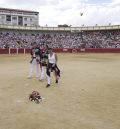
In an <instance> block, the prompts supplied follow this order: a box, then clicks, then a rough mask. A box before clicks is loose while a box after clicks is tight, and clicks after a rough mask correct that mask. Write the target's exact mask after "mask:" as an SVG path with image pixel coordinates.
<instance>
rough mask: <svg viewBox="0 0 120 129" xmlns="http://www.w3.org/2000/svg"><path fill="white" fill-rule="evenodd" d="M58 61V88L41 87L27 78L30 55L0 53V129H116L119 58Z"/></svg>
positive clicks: (119, 119) (64, 56) (61, 58)
mask: <svg viewBox="0 0 120 129" xmlns="http://www.w3.org/2000/svg"><path fill="white" fill-rule="evenodd" d="M58 57H59V67H60V69H61V71H62V75H61V80H60V84H59V85H56V84H55V80H54V78H53V80H52V86H51V87H49V88H46V87H45V86H46V84H47V82H46V81H45V82H40V81H38V80H37V79H36V78H35V77H34V78H33V79H27V75H28V71H29V61H30V55H0V129H120V54H76V55H74V54H59V55H58ZM33 90H38V91H39V92H40V93H41V95H42V96H43V97H44V98H45V99H44V100H43V102H42V103H40V104H35V103H34V102H30V101H28V96H29V94H30V93H31V92H32V91H33Z"/></svg>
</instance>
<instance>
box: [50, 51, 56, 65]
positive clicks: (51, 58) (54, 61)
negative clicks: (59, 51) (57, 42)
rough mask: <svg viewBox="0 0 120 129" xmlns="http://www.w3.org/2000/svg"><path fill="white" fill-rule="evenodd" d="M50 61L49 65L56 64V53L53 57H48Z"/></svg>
mask: <svg viewBox="0 0 120 129" xmlns="http://www.w3.org/2000/svg"><path fill="white" fill-rule="evenodd" d="M48 60H49V63H51V64H55V63H56V59H55V53H53V54H52V56H50V54H49V55H48Z"/></svg>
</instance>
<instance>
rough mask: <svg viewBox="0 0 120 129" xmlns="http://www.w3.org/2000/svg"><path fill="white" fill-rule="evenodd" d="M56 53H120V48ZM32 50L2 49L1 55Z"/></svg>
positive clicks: (55, 50)
mask: <svg viewBox="0 0 120 129" xmlns="http://www.w3.org/2000/svg"><path fill="white" fill-rule="evenodd" d="M53 50H54V52H56V53H120V48H87V49H83V48H82V49H69V48H63V49H53ZM30 51H31V49H26V48H18V49H0V54H28V53H30Z"/></svg>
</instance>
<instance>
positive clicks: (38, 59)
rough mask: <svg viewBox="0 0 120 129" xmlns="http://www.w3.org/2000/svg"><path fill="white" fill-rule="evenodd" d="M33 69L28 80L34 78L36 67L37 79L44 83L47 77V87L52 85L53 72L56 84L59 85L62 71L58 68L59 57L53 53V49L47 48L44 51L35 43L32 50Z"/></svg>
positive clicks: (31, 68)
mask: <svg viewBox="0 0 120 129" xmlns="http://www.w3.org/2000/svg"><path fill="white" fill-rule="evenodd" d="M31 58H32V59H31V61H30V63H31V67H30V73H29V76H28V78H29V79H30V78H32V76H33V71H34V68H35V67H36V77H37V78H38V79H39V80H40V81H43V80H44V79H45V77H47V85H46V87H49V86H50V84H51V72H53V73H54V76H55V80H56V81H55V82H56V83H58V81H59V78H60V70H59V68H58V66H57V61H58V59H57V55H56V53H54V52H53V50H52V48H49V47H48V46H46V47H45V48H44V49H40V47H39V46H38V45H37V44H36V43H35V42H34V43H33V44H32V49H31Z"/></svg>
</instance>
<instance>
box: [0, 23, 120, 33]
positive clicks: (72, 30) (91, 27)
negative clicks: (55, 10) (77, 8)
mask: <svg viewBox="0 0 120 129" xmlns="http://www.w3.org/2000/svg"><path fill="white" fill-rule="evenodd" d="M0 28H3V29H19V30H38V31H71V32H74V31H82V30H83V31H87V30H115V29H120V25H109V26H84V27H41V26H13V25H5V24H0Z"/></svg>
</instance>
